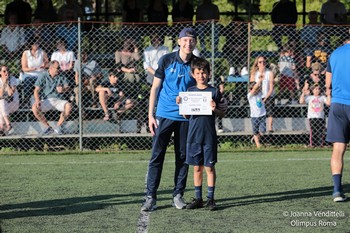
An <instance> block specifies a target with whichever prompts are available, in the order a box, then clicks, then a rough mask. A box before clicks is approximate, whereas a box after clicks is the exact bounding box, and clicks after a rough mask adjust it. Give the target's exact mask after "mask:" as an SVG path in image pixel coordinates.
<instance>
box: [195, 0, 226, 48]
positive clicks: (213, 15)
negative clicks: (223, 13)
mask: <svg viewBox="0 0 350 233" xmlns="http://www.w3.org/2000/svg"><path fill="white" fill-rule="evenodd" d="M219 19H220V11H219V7H218V6H217V5H215V4H213V3H212V1H211V0H203V3H202V4H201V5H199V6H198V7H197V15H196V21H197V23H198V25H197V32H198V37H199V38H198V40H199V47H200V48H201V50H202V51H203V50H206V46H205V44H206V43H205V36H206V35H210V34H211V23H210V22H211V20H215V21H219ZM218 44H219V25H218V24H217V23H216V24H215V25H214V47H215V50H217V49H218Z"/></svg>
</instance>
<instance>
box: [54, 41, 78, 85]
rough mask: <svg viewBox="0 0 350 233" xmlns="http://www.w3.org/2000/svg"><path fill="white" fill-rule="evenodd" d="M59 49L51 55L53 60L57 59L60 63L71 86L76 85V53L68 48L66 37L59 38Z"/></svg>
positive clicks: (57, 44)
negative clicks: (74, 65)
mask: <svg viewBox="0 0 350 233" xmlns="http://www.w3.org/2000/svg"><path fill="white" fill-rule="evenodd" d="M56 48H57V51H55V52H53V53H52V55H51V61H57V62H58V63H59V65H60V69H61V74H62V75H64V76H65V77H66V78H67V81H68V83H69V86H70V87H73V86H75V84H74V74H73V62H74V61H75V57H74V53H73V52H72V51H69V50H67V49H66V42H65V40H64V39H58V40H57V43H56Z"/></svg>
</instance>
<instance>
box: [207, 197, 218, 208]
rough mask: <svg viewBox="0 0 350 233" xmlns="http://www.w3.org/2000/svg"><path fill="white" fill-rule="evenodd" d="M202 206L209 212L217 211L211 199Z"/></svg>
mask: <svg viewBox="0 0 350 233" xmlns="http://www.w3.org/2000/svg"><path fill="white" fill-rule="evenodd" d="M204 206H205V208H207V209H208V210H210V211H211V210H216V209H217V207H216V204H215V201H214V199H211V198H208V200H207V202H206V203H205V205H204Z"/></svg>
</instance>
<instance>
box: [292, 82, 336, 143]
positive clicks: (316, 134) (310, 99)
mask: <svg viewBox="0 0 350 233" xmlns="http://www.w3.org/2000/svg"><path fill="white" fill-rule="evenodd" d="M308 87H309V83H308V82H307V81H306V82H305V86H304V88H303V92H302V94H301V96H300V99H299V103H300V104H305V103H306V104H308V108H307V118H308V119H309V125H310V144H309V145H310V147H317V146H320V147H322V146H323V142H324V133H325V129H326V120H325V118H324V105H325V104H326V105H327V106H329V105H330V104H331V95H330V91H328V93H327V97H326V96H324V95H321V88H320V86H319V84H318V83H314V84H313V85H312V86H311V88H310V90H311V91H312V94H313V95H310V91H309V88H308Z"/></svg>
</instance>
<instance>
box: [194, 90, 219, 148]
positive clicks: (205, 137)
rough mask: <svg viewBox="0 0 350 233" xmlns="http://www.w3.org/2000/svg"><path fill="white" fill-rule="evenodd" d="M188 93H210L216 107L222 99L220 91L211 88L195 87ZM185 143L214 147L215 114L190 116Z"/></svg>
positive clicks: (215, 141) (215, 142)
mask: <svg viewBox="0 0 350 233" xmlns="http://www.w3.org/2000/svg"><path fill="white" fill-rule="evenodd" d="M188 91H189V92H190V91H205V92H211V93H212V99H213V100H214V101H215V103H216V105H218V104H219V102H220V101H221V99H222V95H221V93H220V91H219V90H218V89H217V88H215V87H212V86H210V85H209V86H208V87H207V88H206V89H198V88H197V86H193V87H190V88H188ZM187 143H198V144H202V145H203V144H206V145H216V144H217V135H216V129H215V114H214V113H213V114H212V115H192V116H190V122H189V128H188V134H187Z"/></svg>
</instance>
